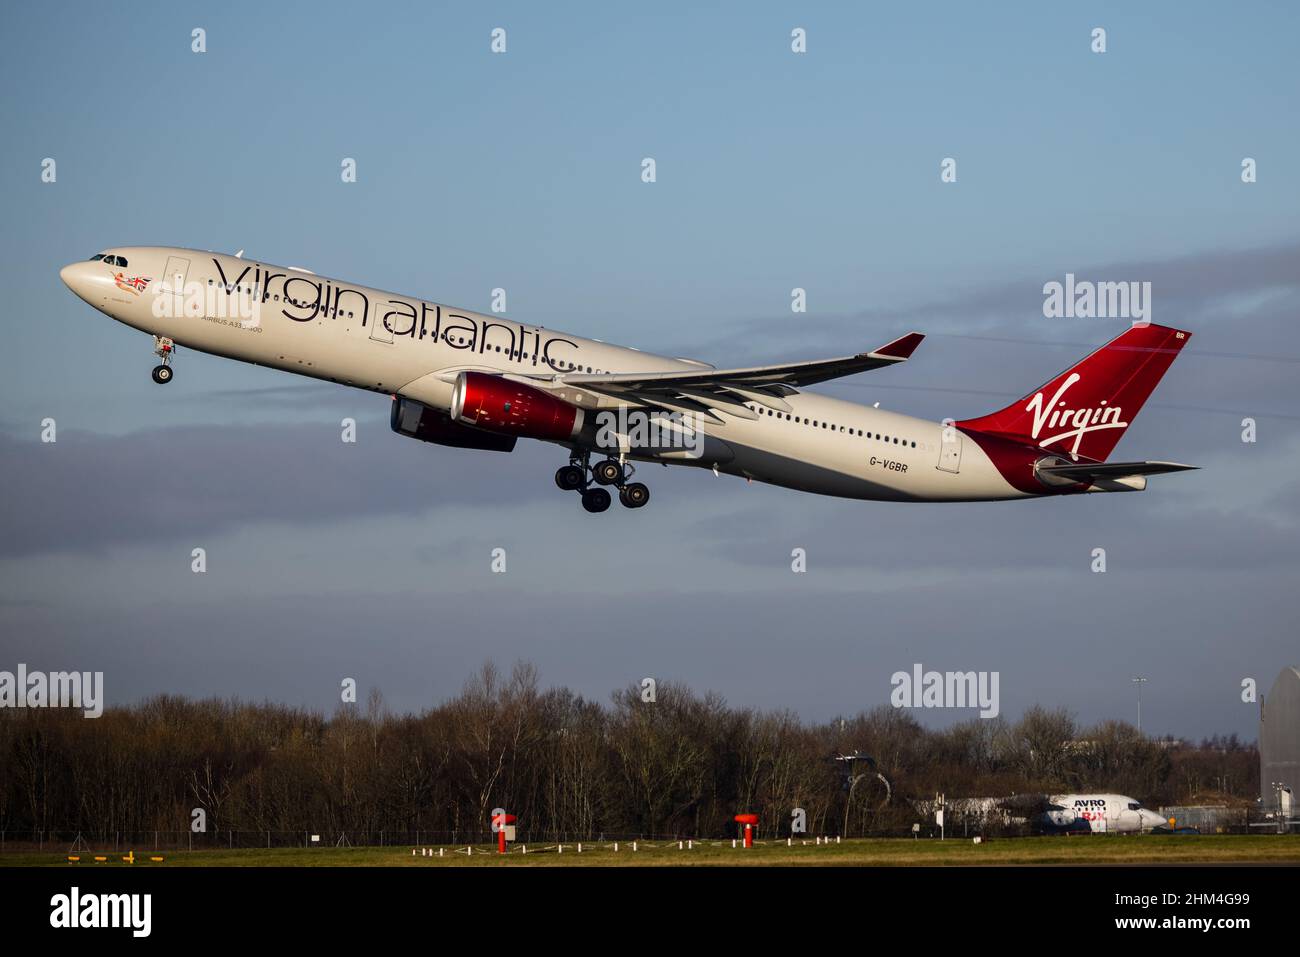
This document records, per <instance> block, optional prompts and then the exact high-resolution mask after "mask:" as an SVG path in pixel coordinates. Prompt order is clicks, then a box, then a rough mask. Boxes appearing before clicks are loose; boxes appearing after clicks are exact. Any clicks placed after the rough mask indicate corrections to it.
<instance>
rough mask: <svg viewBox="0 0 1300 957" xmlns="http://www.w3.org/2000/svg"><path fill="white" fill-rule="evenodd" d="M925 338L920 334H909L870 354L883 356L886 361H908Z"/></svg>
mask: <svg viewBox="0 0 1300 957" xmlns="http://www.w3.org/2000/svg"><path fill="white" fill-rule="evenodd" d="M924 338H925V335H924V334H922V333H920V332H909V333H908V334H907V335H905V336H902V337H900V338H898V339H895V340H894V341H893V342H888V343H886V344H885V345H883V346H881V347H880V348H879V349H875V350H873V351H872V352H871V353H870V354H871V355H873V356H883V357H884V358H886V359H899V360H902V359H906V358H908V357H909V356H911V354H912V353H913V352H915V351H916V347H917V346H919V345H920V344H921V340H922V339H924Z"/></svg>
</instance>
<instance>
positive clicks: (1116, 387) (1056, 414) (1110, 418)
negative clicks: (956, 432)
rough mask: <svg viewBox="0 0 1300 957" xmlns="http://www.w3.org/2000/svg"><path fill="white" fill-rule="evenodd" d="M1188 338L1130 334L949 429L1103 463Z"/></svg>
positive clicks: (1152, 328)
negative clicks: (990, 410) (995, 408)
mask: <svg viewBox="0 0 1300 957" xmlns="http://www.w3.org/2000/svg"><path fill="white" fill-rule="evenodd" d="M1191 337H1192V334H1191V333H1190V332H1181V331H1180V330H1178V329H1169V328H1167V327H1165V326H1156V325H1151V324H1147V325H1145V326H1134V327H1132V328H1131V329H1128V330H1126V331H1125V332H1123V333H1121V334H1120V335H1119V336H1116V337H1115V338H1114V339H1112V340H1111V341H1110V342H1108V343H1106V344H1105V345H1104V346H1102V347H1101V348H1100V349H1098V350H1097V351H1096V352H1094V353H1093V354H1092V355H1090V356H1088V358H1086V359H1084V360H1083V361H1082V362H1079V363H1077V364H1076V365H1073V366H1071V367H1070V368H1068V369H1066V370H1065V371H1064V372H1062V373H1061V374H1060V375H1058V376H1057V377H1056V378H1054V379H1052V380H1051V381H1050V382H1046V383H1044V384H1043V385H1041V386H1039V387H1038V389H1036V390H1035V391H1033V392H1031V393H1029V395H1027V396H1025V397H1024V398H1023V399H1021V400H1020V401H1018V402H1013V403H1012V404H1011V405H1009V406H1007V407H1006V408H1005V409H1003V410H1001V411H1000V412H993V413H990V414H989V415H984V416H980V417H979V418H978V419H967V420H966V421H964V422H958V423H957V425H959V426H961V427H962V428H966V429H972V430H975V431H978V432H991V433H994V434H997V435H1002V436H1005V437H1007V438H1010V439H1013V440H1015V441H1018V442H1025V443H1028V444H1030V445H1037V446H1040V447H1042V448H1050V449H1052V450H1053V451H1057V452H1061V453H1063V454H1071V455H1082V456H1086V457H1087V458H1090V459H1095V460H1097V461H1105V460H1106V457H1107V456H1108V455H1110V453H1111V450H1112V449H1114V448H1115V444H1116V443H1117V442H1119V440H1120V437H1121V436H1122V435H1123V434H1124V430H1125V429H1126V428H1127V427H1128V425H1129V423H1131V422H1132V421H1133V420H1134V419H1135V418H1136V417H1137V414H1138V410H1139V409H1141V408H1142V403H1143V402H1145V401H1146V400H1147V396H1149V395H1150V394H1151V391H1152V390H1153V389H1154V388H1155V387H1156V383H1158V382H1159V381H1160V377H1161V376H1163V375H1164V374H1165V371H1166V370H1167V369H1168V368H1169V365H1170V363H1172V362H1173V361H1174V357H1175V356H1177V355H1178V352H1179V350H1180V349H1182V348H1183V346H1185V345H1186V344H1187V340H1188V339H1190V338H1191Z"/></svg>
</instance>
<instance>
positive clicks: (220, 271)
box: [60, 246, 1195, 512]
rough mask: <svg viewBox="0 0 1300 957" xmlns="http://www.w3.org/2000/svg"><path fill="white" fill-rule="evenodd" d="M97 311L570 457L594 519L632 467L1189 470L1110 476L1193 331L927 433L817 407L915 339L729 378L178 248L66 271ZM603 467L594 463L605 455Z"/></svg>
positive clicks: (1147, 340) (839, 472) (853, 474)
mask: <svg viewBox="0 0 1300 957" xmlns="http://www.w3.org/2000/svg"><path fill="white" fill-rule="evenodd" d="M60 277H61V278H62V279H63V281H64V283H65V284H67V286H68V287H69V288H70V289H71V290H72V291H73V292H74V293H75V294H76V295H77V296H78V297H80V298H81V299H82V300H84V301H85V302H87V303H89V304H90V305H91V306H93V307H94V308H95V309H97V310H99V311H100V312H102V313H104V314H105V315H107V316H110V317H111V318H113V319H116V320H117V321H119V322H121V323H123V324H125V325H127V326H130V327H132V328H134V329H138V330H141V331H143V332H147V333H149V334H151V335H152V336H153V338H154V353H155V354H156V355H157V356H158V357H159V358H160V359H161V362H160V364H159V365H157V366H156V367H155V368H154V369H153V379H154V381H155V382H157V383H159V384H166V383H169V382H171V380H172V377H173V374H174V370H173V368H172V360H173V357H174V356H175V354H176V349H177V348H178V347H181V346H183V347H185V348H187V349H194V350H197V351H201V352H207V353H211V354H213V355H217V356H223V357H226V358H230V359H237V360H240V361H243V362H249V363H253V364H255V365H263V366H269V367H271V368H275V369H280V370H283V371H286V372H293V373H297V374H299V375H304V376H309V377H311V378H315V379H319V380H324V381H328V382H335V383H340V384H342V385H347V386H352V387H354V388H358V389H366V390H369V391H371V392H378V393H383V394H387V395H389V396H390V397H391V400H392V405H391V410H390V425H391V427H392V429H393V431H394V432H397V433H399V434H401V435H404V436H407V437H410V438H414V439H418V440H421V441H425V442H431V443H436V444H440V445H445V446H451V447H457V448H468V449H481V450H487V451H499V452H509V451H512V450H513V449H514V447H515V444H516V442H517V441H518V440H519V439H521V438H528V439H537V440H541V441H546V442H552V443H555V444H558V445H560V446H562V447H563V448H565V449H567V450H568V464H567V465H564V466H561V467H560V468H559V469H558V470H557V471H556V473H555V483H556V485H557V486H559V487H560V488H561V489H563V490H565V491H574V492H578V493H580V498H581V501H582V506H583V508H585V509H586V510H587V511H588V512H603V511H605V510H606V509H608V508H609V506H610V503H611V501H612V496H611V494H610V492H609V489H611V488H613V489H615V490H617V491H618V494H619V500H620V501H621V502H622V504H623V505H625V506H627V507H628V508H640V507H642V506H644V505H645V504H646V502H648V501H649V498H650V491H649V489H648V488H647V486H646V485H645V484H644V483H642V482H636V481H632V477H633V475H634V473H635V471H636V465H635V463H637V462H641V463H660V464H663V465H670V464H677V465H690V466H695V467H698V468H706V469H710V470H712V471H713V473H714V474H715V475H721V474H724V473H725V474H728V475H734V476H738V477H742V478H745V479H748V480H752V481H757V482H764V483H768V484H772V485H778V486H784V487H786V488H790V489H796V490H800V491H805V492H814V493H818V494H822V495H831V496H839V497H843V498H851V499H864V500H877V501H895V502H973V501H997V500H1012V499H1026V498H1037V497H1041V496H1046V495H1074V494H1082V493H1091V492H1124V491H1142V490H1143V489H1145V488H1146V483H1147V479H1146V477H1147V476H1148V475H1157V474H1162V473H1168V472H1179V471H1184V470H1187V469H1192V468H1194V467H1195V466H1190V465H1181V464H1179V463H1176V462H1162V461H1122V462H1110V461H1107V459H1108V457H1109V455H1110V453H1111V451H1112V449H1114V447H1115V445H1116V443H1117V442H1118V441H1119V439H1120V437H1121V436H1122V435H1123V433H1124V430H1125V429H1126V428H1127V427H1128V426H1129V424H1130V423H1132V421H1133V419H1134V417H1135V416H1136V415H1137V413H1138V410H1139V409H1140V408H1141V406H1142V404H1143V402H1145V401H1146V399H1147V397H1148V396H1149V395H1150V394H1151V392H1152V390H1153V389H1154V388H1155V386H1156V384H1157V383H1158V382H1159V381H1160V378H1161V377H1162V376H1163V375H1164V373H1165V371H1166V370H1167V369H1168V368H1169V366H1170V364H1171V363H1172V362H1173V360H1174V358H1175V357H1176V356H1177V355H1178V353H1179V351H1180V350H1181V349H1182V348H1183V346H1185V345H1186V344H1187V340H1188V339H1189V338H1190V337H1191V334H1190V333H1188V332H1185V331H1183V330H1179V329H1171V328H1168V327H1165V326H1159V325H1155V324H1151V323H1145V324H1134V325H1133V326H1132V327H1130V328H1127V329H1125V330H1124V332H1122V333H1121V334H1120V335H1118V336H1117V337H1115V338H1114V339H1112V340H1111V341H1110V342H1108V343H1106V344H1105V345H1103V346H1101V347H1100V348H1099V349H1097V350H1096V351H1095V352H1093V353H1092V354H1091V355H1089V356H1087V357H1086V358H1084V359H1083V360H1081V361H1080V362H1078V363H1076V364H1075V365H1073V366H1071V367H1070V368H1069V369H1066V370H1065V371H1064V372H1062V373H1060V374H1059V375H1057V376H1055V377H1054V378H1052V379H1049V380H1048V381H1047V382H1046V383H1044V384H1043V385H1041V386H1039V387H1038V388H1037V389H1035V390H1033V391H1031V392H1029V393H1028V394H1026V395H1025V397H1024V398H1021V399H1018V400H1017V401H1015V402H1013V403H1011V404H1010V405H1008V406H1007V407H1005V408H1003V409H1000V410H998V411H995V412H991V413H989V414H987V415H981V416H978V417H975V418H970V419H963V420H952V419H945V420H944V421H943V422H932V421H927V420H924V419H918V418H913V417H911V416H907V415H901V414H899V413H897V412H889V411H886V410H884V409H880V408H878V407H877V406H878V403H877V406H867V405H860V404H857V403H853V402H847V401H844V400H841V399H835V398H831V397H829V396H824V395H818V394H816V393H813V392H808V391H804V390H805V389H807V387H809V386H813V385H816V384H818V383H821V382H827V381H829V380H832V379H837V378H841V377H844V376H849V375H854V374H856V373H859V372H866V371H869V370H874V369H882V368H885V367H887V366H894V365H898V364H900V363H902V362H905V361H907V360H908V359H909V358H910V357H911V355H912V353H913V352H914V351H915V349H916V347H917V346H918V345H919V344H920V342H921V340H922V339H923V338H924V336H923V335H922V334H921V333H918V332H910V333H908V334H906V335H904V336H901V337H899V338H896V339H893V340H892V341H890V342H887V343H885V344H884V345H882V346H880V347H878V348H876V349H873V350H871V351H868V352H860V353H857V354H855V355H850V356H843V357H839V358H831V359H816V360H811V361H803V362H786V363H779V364H775V365H763V366H750V367H745V368H736V369H717V368H715V367H713V366H711V365H708V364H707V363H704V362H700V361H697V360H694V359H683V358H673V357H669V356H662V355H655V354H652V353H649V352H642V351H641V350H639V349H635V348H630V347H624V346H616V345H610V344H607V343H604V342H601V341H600V340H597V339H587V338H583V337H580V336H576V335H571V334H568V333H563V332H557V331H553V330H549V329H545V328H542V327H540V326H536V325H531V324H528V323H523V322H516V321H513V320H508V319H506V318H505V317H504V316H501V315H483V314H480V313H475V312H471V311H468V310H464V309H457V308H454V307H451V306H446V305H442V304H440V303H435V302H430V301H425V300H422V299H417V298H413V297H410V296H403V295H398V294H395V293H389V292H385V291H383V290H379V289H374V288H370V287H367V286H361V285H357V284H355V283H350V282H345V281H342V280H337V279H331V278H326V277H322V276H317V275H316V274H315V273H313V272H311V271H310V270H307V269H304V268H302V267H298V266H288V267H282V266H273V265H268V264H265V263H262V262H258V261H250V260H247V259H244V258H243V250H240V251H239V253H237V254H236V255H234V256H230V255H225V254H221V253H211V252H203V251H200V250H195V249H185V248H179V247H167V246H131V247H121V248H112V249H108V250H105V251H104V252H101V253H99V254H97V255H95V256H92V257H91V258H90V259H89V260H87V261H84V262H76V263H72V264H70V265H68V266H65V267H63V269H62V270H61V271H60ZM593 454H595V455H596V456H597V461H595V463H594V464H593V462H592V456H593Z"/></svg>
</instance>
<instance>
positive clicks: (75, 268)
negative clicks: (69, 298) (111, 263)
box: [59, 262, 107, 305]
mask: <svg viewBox="0 0 1300 957" xmlns="http://www.w3.org/2000/svg"><path fill="white" fill-rule="evenodd" d="M98 265H99V264H98V263H93V262H79V263H69V264H68V265H66V266H64V267H63V268H62V269H60V270H59V278H60V279H62V280H63V284H64V285H65V286H67V287H68V288H69V289H71V290H72V291H73V292H74V293H76V294H77V295H78V296H79V297H81V298H82V299H84V300H86V302H89V303H90V304H91V305H94V302H95V300H94V299H93V297H94V295H95V292H96V290H97V289H99V287H101V286H102V285H103V280H105V279H106V278H107V276H105V275H104V270H103V269H102V268H100V269H98V270H97V269H96V268H95V267H96V266H98ZM102 295H103V293H102V290H100V297H101V298H102Z"/></svg>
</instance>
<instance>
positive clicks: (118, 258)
mask: <svg viewBox="0 0 1300 957" xmlns="http://www.w3.org/2000/svg"><path fill="white" fill-rule="evenodd" d="M113 264H114V265H116V266H125V265H126V260H125V259H123V258H122V257H121V256H114V257H113Z"/></svg>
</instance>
